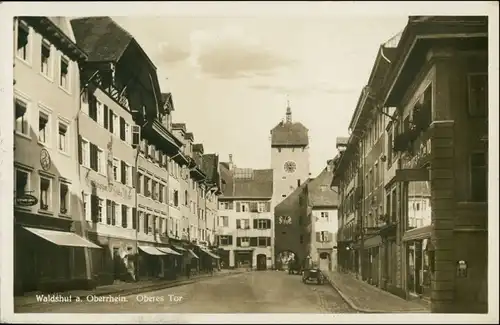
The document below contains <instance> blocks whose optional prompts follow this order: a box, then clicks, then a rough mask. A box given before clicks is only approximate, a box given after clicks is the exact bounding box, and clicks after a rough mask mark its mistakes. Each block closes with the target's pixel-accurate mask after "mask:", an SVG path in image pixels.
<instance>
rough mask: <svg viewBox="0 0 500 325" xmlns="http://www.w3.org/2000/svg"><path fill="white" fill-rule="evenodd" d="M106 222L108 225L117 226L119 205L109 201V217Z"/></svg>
mask: <svg viewBox="0 0 500 325" xmlns="http://www.w3.org/2000/svg"><path fill="white" fill-rule="evenodd" d="M106 217H107V218H106V222H107V224H108V225H112V226H115V225H116V219H117V217H118V205H117V204H116V203H115V202H113V201H111V200H107V215H106Z"/></svg>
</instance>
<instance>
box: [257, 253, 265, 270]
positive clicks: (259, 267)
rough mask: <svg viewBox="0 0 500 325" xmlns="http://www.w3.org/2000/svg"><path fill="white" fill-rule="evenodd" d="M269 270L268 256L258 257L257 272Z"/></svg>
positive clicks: (260, 255)
mask: <svg viewBox="0 0 500 325" xmlns="http://www.w3.org/2000/svg"><path fill="white" fill-rule="evenodd" d="M266 269H267V257H266V254H259V255H257V270H259V271H263V270H266Z"/></svg>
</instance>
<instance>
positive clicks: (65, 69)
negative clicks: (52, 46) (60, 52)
mask: <svg viewBox="0 0 500 325" xmlns="http://www.w3.org/2000/svg"><path fill="white" fill-rule="evenodd" d="M59 85H60V86H61V87H63V88H64V89H66V90H69V60H68V59H67V58H65V57H64V56H61V71H60V74H59Z"/></svg>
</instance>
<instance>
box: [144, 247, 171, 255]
mask: <svg viewBox="0 0 500 325" xmlns="http://www.w3.org/2000/svg"><path fill="white" fill-rule="evenodd" d="M139 249H140V250H141V251H143V252H144V253H146V254H149V255H166V254H165V253H163V252H162V251H160V250H158V248H156V247H153V246H139Z"/></svg>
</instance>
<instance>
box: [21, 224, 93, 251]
mask: <svg viewBox="0 0 500 325" xmlns="http://www.w3.org/2000/svg"><path fill="white" fill-rule="evenodd" d="M23 228H24V229H26V230H28V231H29V232H31V233H33V234H35V235H37V236H38V237H40V238H43V239H45V240H47V241H49V242H51V243H53V244H56V245H58V246H66V247H89V248H102V247H100V246H98V245H96V244H94V243H92V242H91V241H89V240H87V239H85V238H83V237H81V236H78V235H77V234H75V233H73V232H66V231H56V230H47V229H40V228H30V227H23Z"/></svg>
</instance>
